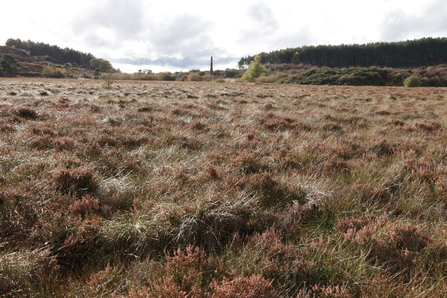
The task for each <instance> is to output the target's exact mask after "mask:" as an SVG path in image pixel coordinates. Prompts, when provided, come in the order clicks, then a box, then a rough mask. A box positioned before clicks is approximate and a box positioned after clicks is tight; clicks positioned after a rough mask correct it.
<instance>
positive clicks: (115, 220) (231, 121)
mask: <svg viewBox="0 0 447 298" xmlns="http://www.w3.org/2000/svg"><path fill="white" fill-rule="evenodd" d="M105 83H106V84H105ZM105 83H104V81H101V80H44V79H4V80H2V81H0V247H1V250H0V295H3V296H5V297H437V296H438V297H440V296H442V293H443V292H444V291H446V290H447V289H446V286H445V284H446V282H445V280H446V272H447V264H446V262H445V260H446V257H447V242H446V240H447V230H446V226H445V223H446V220H447V217H446V198H447V182H446V178H447V176H446V164H447V154H446V153H447V150H446V149H445V147H446V146H445V145H446V140H445V132H446V120H445V116H446V115H445V114H446V106H445V100H446V99H445V95H444V94H445V91H446V90H445V88H431V87H421V88H404V87H352V86H304V85H276V84H268V85H262V84H239V83H221V84H217V83H206V82H188V83H185V82H182V83H180V82H148V81H145V82H142V81H109V82H108V83H107V81H106V82H105Z"/></svg>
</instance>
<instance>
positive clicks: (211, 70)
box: [210, 56, 213, 74]
mask: <svg viewBox="0 0 447 298" xmlns="http://www.w3.org/2000/svg"><path fill="white" fill-rule="evenodd" d="M210 73H211V74H213V56H211V66H210Z"/></svg>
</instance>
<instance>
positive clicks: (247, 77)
mask: <svg viewBox="0 0 447 298" xmlns="http://www.w3.org/2000/svg"><path fill="white" fill-rule="evenodd" d="M267 74H268V70H267V68H265V66H263V65H262V64H261V56H256V57H255V58H254V61H252V62H250V67H249V68H248V69H247V71H246V72H245V73H244V75H243V76H242V80H243V81H248V82H254V81H256V79H257V78H259V77H260V76H261V75H267Z"/></svg>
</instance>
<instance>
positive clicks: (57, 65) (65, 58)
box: [0, 39, 115, 78]
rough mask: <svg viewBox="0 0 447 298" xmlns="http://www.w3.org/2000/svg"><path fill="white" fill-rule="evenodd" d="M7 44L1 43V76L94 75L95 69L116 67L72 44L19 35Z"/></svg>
mask: <svg viewBox="0 0 447 298" xmlns="http://www.w3.org/2000/svg"><path fill="white" fill-rule="evenodd" d="M5 44H6V46H0V76H2V75H3V76H16V75H18V76H24V77H53V78H73V77H87V78H91V77H93V76H94V73H95V70H96V69H98V71H100V72H112V71H115V70H114V69H113V67H112V65H111V64H110V62H108V61H106V60H104V59H97V58H95V56H93V55H92V54H90V53H83V52H80V51H76V50H73V49H70V48H64V49H63V48H60V47H58V46H56V45H49V44H45V43H42V42H33V41H30V40H28V41H22V40H20V39H8V40H7V41H6V43H5ZM6 59H7V60H8V61H5V60H6ZM2 66H3V67H2ZM2 68H3V69H2ZM5 68H7V69H5Z"/></svg>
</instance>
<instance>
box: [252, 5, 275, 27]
mask: <svg viewBox="0 0 447 298" xmlns="http://www.w3.org/2000/svg"><path fill="white" fill-rule="evenodd" d="M247 15H248V16H249V18H250V19H251V20H252V21H253V22H254V23H255V24H256V26H260V28H258V29H260V30H262V31H263V32H265V31H275V30H277V29H278V28H279V22H278V20H277V19H276V18H275V16H274V15H273V11H272V9H271V8H270V7H269V6H268V4H267V3H266V2H265V1H259V2H258V3H256V4H252V5H251V6H250V7H249V8H248V11H247Z"/></svg>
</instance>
